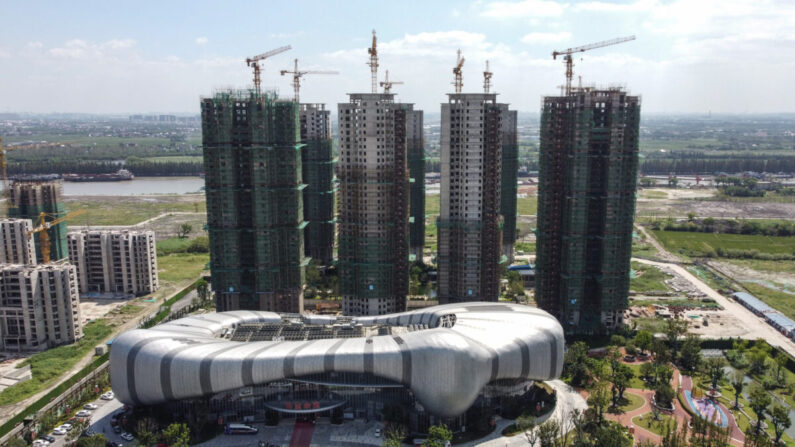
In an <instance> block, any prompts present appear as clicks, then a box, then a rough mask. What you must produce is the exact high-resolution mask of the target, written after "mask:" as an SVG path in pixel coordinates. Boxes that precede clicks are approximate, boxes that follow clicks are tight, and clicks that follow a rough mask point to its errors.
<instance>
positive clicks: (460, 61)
mask: <svg viewBox="0 0 795 447" xmlns="http://www.w3.org/2000/svg"><path fill="white" fill-rule="evenodd" d="M463 66H464V58H463V57H462V56H461V49H460V48H459V49H458V56H457V57H456V63H455V68H453V74H454V75H455V81H454V82H453V85H454V86H455V92H456V93H461V88H462V87H464V79H463V76H462V74H461V68H462V67H463Z"/></svg>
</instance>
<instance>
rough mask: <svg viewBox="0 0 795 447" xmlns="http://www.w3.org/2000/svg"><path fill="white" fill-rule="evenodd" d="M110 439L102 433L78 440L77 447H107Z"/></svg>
mask: <svg viewBox="0 0 795 447" xmlns="http://www.w3.org/2000/svg"><path fill="white" fill-rule="evenodd" d="M107 443H108V439H107V438H106V437H105V435H103V434H102V433H99V434H96V435H93V436H86V437H84V438H80V439H78V440H77V444H75V446H76V447H105V445H107Z"/></svg>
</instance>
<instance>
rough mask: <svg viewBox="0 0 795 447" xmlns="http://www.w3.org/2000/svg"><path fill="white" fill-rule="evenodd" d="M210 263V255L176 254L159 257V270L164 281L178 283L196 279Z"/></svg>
mask: <svg viewBox="0 0 795 447" xmlns="http://www.w3.org/2000/svg"><path fill="white" fill-rule="evenodd" d="M208 262H210V255H209V254H208V253H175V254H172V255H167V256H158V257H157V268H158V273H159V277H160V279H161V280H162V281H171V282H178V281H184V280H188V279H196V277H197V276H199V275H200V274H201V272H202V271H204V267H205V265H207V263H208Z"/></svg>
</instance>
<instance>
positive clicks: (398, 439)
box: [382, 424, 406, 447]
mask: <svg viewBox="0 0 795 447" xmlns="http://www.w3.org/2000/svg"><path fill="white" fill-rule="evenodd" d="M405 437H406V428H405V427H404V426H403V425H402V424H389V425H387V427H386V430H384V443H383V444H382V445H383V447H400V446H402V445H403V439H404V438H405Z"/></svg>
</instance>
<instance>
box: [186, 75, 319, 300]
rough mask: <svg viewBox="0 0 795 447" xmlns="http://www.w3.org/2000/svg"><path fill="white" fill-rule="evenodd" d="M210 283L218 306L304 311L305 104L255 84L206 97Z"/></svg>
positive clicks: (204, 126)
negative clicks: (256, 87) (301, 113)
mask: <svg viewBox="0 0 795 447" xmlns="http://www.w3.org/2000/svg"><path fill="white" fill-rule="evenodd" d="M201 108H202V138H203V147H204V172H205V185H206V186H205V187H206V197H207V229H208V232H209V237H210V267H211V271H212V287H213V290H214V291H215V294H216V304H217V309H218V310H219V311H227V310H237V309H250V310H268V311H274V312H301V311H303V283H304V269H305V266H306V263H305V262H304V261H305V257H304V228H305V226H306V224H305V222H304V210H303V189H304V187H305V185H304V184H303V183H302V180H301V176H302V174H301V144H300V121H299V105H298V103H295V102H293V101H277V100H276V97H275V95H273V94H270V93H262V94H260V93H258V92H256V91H255V90H239V91H238V90H235V91H223V92H218V93H216V94H215V95H214V96H212V97H209V98H203V99H202V101H201Z"/></svg>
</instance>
